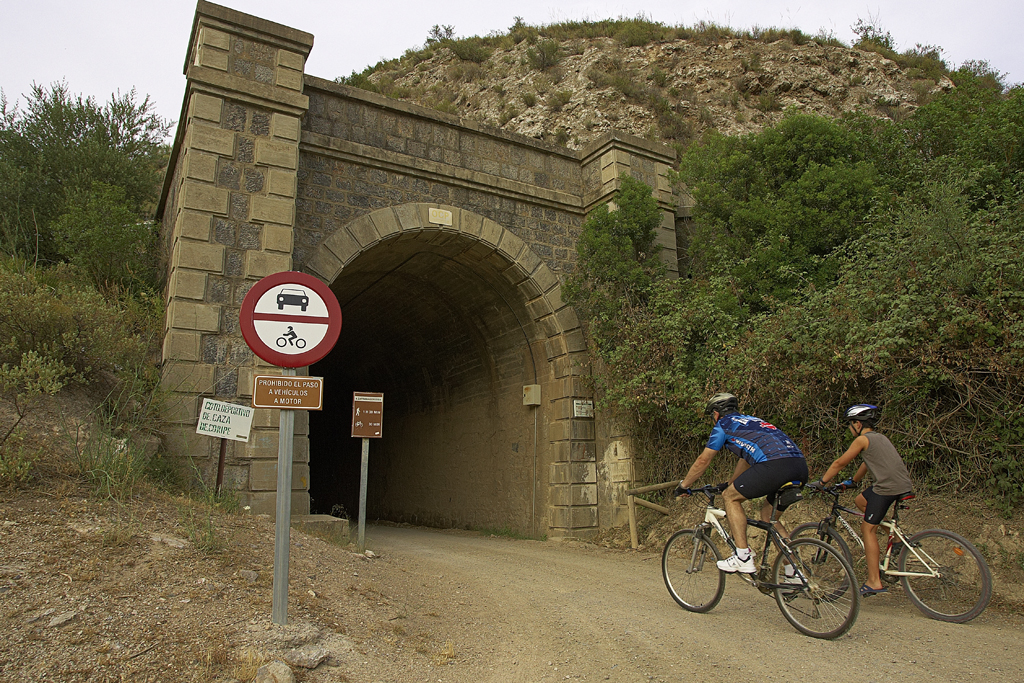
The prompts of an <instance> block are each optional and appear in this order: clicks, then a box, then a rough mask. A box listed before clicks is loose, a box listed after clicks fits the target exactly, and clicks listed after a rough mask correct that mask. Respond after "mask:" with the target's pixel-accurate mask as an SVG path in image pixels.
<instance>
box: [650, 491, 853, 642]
mask: <svg viewBox="0 0 1024 683" xmlns="http://www.w3.org/2000/svg"><path fill="white" fill-rule="evenodd" d="M727 486H728V484H716V485H713V486H704V487H702V488H697V489H687V493H689V494H695V493H702V494H704V496H706V497H707V499H708V503H707V508H706V509H705V512H704V521H703V522H701V523H700V524H697V526H695V527H694V528H692V529H683V530H681V531H677V532H675V533H674V534H673V535H672V536H671V537H670V538H669V539H668V542H667V543H666V544H665V549H664V551H663V552H662V554H661V573H662V576H663V577H664V579H665V586H666V587H667V588H668V592H669V594H670V595H671V596H672V599H673V600H675V601H676V602H677V603H678V604H679V605H680V606H681V607H683V608H684V609H686V610H689V611H690V612H709V611H710V610H712V609H714V607H715V606H716V605H717V604H718V603H719V601H720V600H721V599H722V596H723V595H724V594H725V577H726V572H723V571H720V570H719V569H718V566H717V565H716V564H715V563H716V562H717V561H718V560H720V559H722V555H721V553H720V552H719V550H718V546H717V545H716V544H715V541H714V536H715V534H717V535H718V537H719V538H721V539H722V540H723V541H724V542H725V544H726V545H728V546H729V548H730V549H731V550H732V552H733V553H735V552H736V545H735V543H734V542H733V539H732V537H731V536H730V535H729V532H728V531H727V530H726V529H725V527H723V526H722V522H721V520H722V519H723V518H724V517H725V510H722V509H721V508H719V507H717V506H716V505H715V496H716V495H718V494H719V493H721V492H722V491H724V490H725V488H726V487H727ZM787 486H788V485H787ZM785 488H786V487H783V489H780V493H779V495H778V496H776V500H775V504H774V505H773V506H772V514H771V520H770V521H768V522H763V521H761V520H759V519H747V524H748V525H750V526H753V527H756V528H758V529H762V530H764V531H765V532H766V538H765V543H764V550H763V551H762V552H761V565H760V567H759V568H758V570H757V572H756V573H754V574H743V573H739V572H737V576H739V577H740V578H741V579H743V580H744V581H746V582H747V583H749V584H750V585H751V586H753V587H754V588H757V589H758V590H759V591H761V593H763V594H765V595H771V596H774V597H775V602H776V603H777V604H778V606H779V610H780V611H781V612H782V614H783V616H785V617H786V619H787V620H788V621H789V623H790V624H792V625H793V626H794V627H795V628H796V629H797V630H798V631H800V632H801V633H804V634H805V635H808V636H811V637H814V638H825V639H832V638H838V637H839V636H841V635H843V634H844V633H846V632H847V631H849V630H850V627H852V626H853V623H854V622H855V621H856V620H857V613H858V612H859V610H860V593H859V592H858V591H857V588H856V585H855V577H854V574H853V569H852V568H851V567H850V563H849V562H848V561H847V560H846V558H844V557H843V555H842V553H841V552H839V551H838V550H836V549H835V548H834V547H832V546H831V545H829V544H828V543H825V542H823V541H820V540H818V539H816V538H801V539H796V540H790V539H787V538H785V537H784V536H783V535H782V534H780V533H779V532H778V531H777V530H776V529H775V522H776V521H777V519H778V507H779V499H780V498H782V496H783V493H782V492H783V491H784V489H785ZM796 490H797V491H799V489H796ZM783 507H785V505H783ZM773 547H774V548H775V549H776V550H777V554H775V558H774V561H773V562H772V563H771V564H770V566H769V561H768V556H769V551H770V550H771V549H772V548H773ZM790 567H791V568H792V569H791V575H787V574H788V573H787V571H786V570H787V568H790Z"/></svg>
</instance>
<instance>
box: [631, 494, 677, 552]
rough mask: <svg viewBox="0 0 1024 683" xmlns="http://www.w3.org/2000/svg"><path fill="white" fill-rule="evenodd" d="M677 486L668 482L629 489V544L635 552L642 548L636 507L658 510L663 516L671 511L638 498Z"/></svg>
mask: <svg viewBox="0 0 1024 683" xmlns="http://www.w3.org/2000/svg"><path fill="white" fill-rule="evenodd" d="M677 484H679V482H678V481H666V482H665V483H663V484H652V485H650V486H641V487H640V488H637V489H629V490H628V491H626V507H627V508H628V510H629V543H630V545H631V546H632V547H633V549H634V550H636V549H637V548H639V547H640V540H639V538H638V537H637V530H636V506H637V505H640V506H641V507H645V508H650V509H651V510H657V511H658V512H660V513H661V514H663V515H667V514H668V513H669V509H668V508H667V507H663V506H661V505H657V504H655V503H650V502H648V501H646V500H644V499H642V498H637V497H636V496H637V495H638V494H641V493H650V492H651V491H663V490H665V489H671V488H675V487H676V485H677Z"/></svg>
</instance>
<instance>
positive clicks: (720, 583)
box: [661, 529, 725, 612]
mask: <svg viewBox="0 0 1024 683" xmlns="http://www.w3.org/2000/svg"><path fill="white" fill-rule="evenodd" d="M721 557H722V556H721V555H720V554H719V552H718V548H716V547H715V544H714V543H712V542H711V541H710V540H708V538H707V536H705V535H704V533H703V531H695V530H694V529H683V530H682V531H677V532H676V533H674V534H673V535H672V537H671V538H669V539H668V543H666V544H665V550H664V551H662V553H661V575H662V576H663V577H664V578H665V586H666V587H667V588H668V592H669V594H670V595H671V596H672V599H673V600H675V601H676V602H678V603H679V605H680V606H681V607H683V608H684V609H688V610H689V611H691V612H709V611H711V610H712V609H714V607H715V605H717V604H718V601H719V600H721V599H722V596H723V595H724V594H725V573H724V572H721V571H719V570H718V565H717V564H716V562H718V560H720V559H721Z"/></svg>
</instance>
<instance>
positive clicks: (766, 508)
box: [761, 496, 789, 538]
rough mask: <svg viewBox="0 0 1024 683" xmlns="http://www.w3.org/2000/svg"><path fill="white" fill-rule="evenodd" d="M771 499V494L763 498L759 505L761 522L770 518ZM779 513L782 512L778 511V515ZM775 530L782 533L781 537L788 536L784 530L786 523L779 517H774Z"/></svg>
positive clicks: (787, 532) (768, 520)
mask: <svg viewBox="0 0 1024 683" xmlns="http://www.w3.org/2000/svg"><path fill="white" fill-rule="evenodd" d="M771 499H772V498H771V496H769V497H768V498H765V500H764V505H762V506H761V521H762V522H770V521H771V520H772V503H771ZM781 515H782V513H781V512H779V516H781ZM775 530H776V531H778V532H779V533H780V534H782V537H783V538H789V531H787V530H786V525H785V524H783V523H782V520H781V519H776V520H775Z"/></svg>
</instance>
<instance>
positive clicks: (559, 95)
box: [547, 90, 572, 112]
mask: <svg viewBox="0 0 1024 683" xmlns="http://www.w3.org/2000/svg"><path fill="white" fill-rule="evenodd" d="M571 99H572V91H571V90H558V91H555V92H553V93H551V94H550V95H549V96H548V99H547V105H548V109H550V110H551V111H555V112H557V111H562V108H563V107H564V106H565V105H567V104H569V101H570V100H571Z"/></svg>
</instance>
